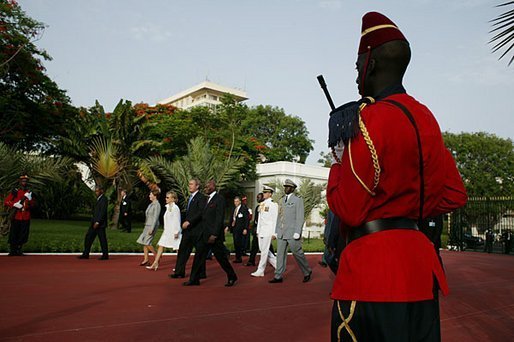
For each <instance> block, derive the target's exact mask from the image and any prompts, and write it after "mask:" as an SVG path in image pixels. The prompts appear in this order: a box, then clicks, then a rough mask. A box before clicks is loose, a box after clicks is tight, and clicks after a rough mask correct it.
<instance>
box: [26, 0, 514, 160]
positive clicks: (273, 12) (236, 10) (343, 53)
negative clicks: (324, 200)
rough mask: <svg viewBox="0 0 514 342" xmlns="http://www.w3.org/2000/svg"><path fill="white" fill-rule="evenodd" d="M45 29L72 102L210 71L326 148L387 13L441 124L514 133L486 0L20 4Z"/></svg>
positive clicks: (414, 82)
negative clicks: (330, 124)
mask: <svg viewBox="0 0 514 342" xmlns="http://www.w3.org/2000/svg"><path fill="white" fill-rule="evenodd" d="M19 3H20V5H21V6H22V8H23V9H24V10H25V11H26V13H27V14H28V15H29V16H31V17H33V18H35V19H37V20H39V21H42V22H44V23H45V24H46V25H47V26H48V27H47V29H46V30H45V33H44V35H43V37H42V39H41V40H40V41H38V42H37V43H36V44H37V45H38V46H39V47H42V48H44V49H46V50H47V52H48V53H49V54H50V55H51V56H52V57H53V60H52V61H50V62H46V63H45V66H46V67H47V70H48V74H49V75H50V77H51V78H52V79H53V80H55V81H56V82H57V83H58V84H59V86H60V87H61V88H63V89H66V90H67V91H68V95H69V96H70V97H71V99H72V101H73V103H74V104H75V105H76V106H85V107H89V106H92V105H93V104H94V101H95V100H98V101H99V102H100V103H101V104H103V105H104V107H105V109H106V110H108V111H110V110H112V109H113V108H114V106H115V105H116V103H117V102H118V101H119V100H120V99H121V98H123V99H128V100H131V101H132V102H134V103H138V102H146V103H149V104H155V103H156V102H157V101H159V100H162V99H164V98H166V97H169V96H171V95H173V94H175V93H178V92H180V91H182V90H184V89H187V88H189V87H191V86H193V85H195V84H197V83H199V82H201V81H203V80H205V79H206V78H207V79H209V80H210V81H212V82H216V83H219V84H222V85H225V86H230V87H236V88H241V89H244V90H246V92H247V93H248V96H249V98H250V99H249V100H248V101H247V103H248V105H258V104H264V105H272V106H277V107H281V108H283V109H284V110H285V112H286V113H288V114H292V115H296V116H299V117H300V118H302V119H303V120H304V121H305V122H306V125H307V128H308V130H309V132H310V138H311V139H314V140H315V150H314V151H313V152H311V155H310V156H309V159H308V161H307V162H308V163H309V164H314V163H316V160H317V159H318V156H319V153H320V152H321V151H326V140H327V138H326V136H327V119H328V104H327V103H326V100H325V98H324V95H323V93H322V92H321V90H320V88H319V86H318V83H317V81H316V76H317V75H318V74H323V75H324V76H325V80H326V81H327V84H328V87H329V89H330V91H331V93H332V97H333V99H334V102H336V105H337V104H342V103H344V102H347V101H350V100H354V99H357V98H358V93H357V88H356V84H355V77H356V73H355V60H356V53H357V47H358V43H359V37H360V28H361V18H362V16H363V15H364V14H365V13H366V12H368V11H379V12H381V13H383V14H385V15H387V16H388V17H389V18H391V19H392V20H393V21H394V22H395V23H396V24H397V25H398V26H399V27H400V29H401V30H402V32H403V33H404V35H405V36H406V37H407V39H408V40H409V42H410V44H411V47H412V52H413V57H412V61H411V64H410V66H409V69H408V71H407V75H406V77H405V82H404V84H405V87H406V89H407V91H408V92H409V93H410V94H411V95H413V96H415V97H416V98H417V99H418V100H419V101H421V102H423V103H424V104H426V105H428V106H429V108H431V109H432V111H433V113H434V115H435V116H436V118H437V119H438V121H439V124H440V126H441V129H442V130H447V131H451V132H462V131H464V132H477V131H485V132H490V133H494V134H497V135H499V136H501V137H505V138H511V139H513V138H514V128H513V127H514V125H513V124H514V119H513V114H514V113H513V112H514V109H513V108H514V106H513V105H512V99H511V96H513V90H514V87H513V86H514V80H513V79H514V78H513V77H512V76H513V71H514V65H513V66H511V67H510V68H509V67H507V61H506V60H502V61H498V60H497V58H498V56H499V55H494V54H492V53H491V49H490V45H488V44H487V41H488V40H489V39H490V36H491V35H490V34H489V33H488V32H489V30H490V28H491V27H490V24H489V23H488V21H489V20H491V19H493V18H494V17H496V16H497V15H498V14H499V13H501V12H502V11H503V10H504V9H503V10H502V9H499V8H495V7H494V6H495V5H496V4H499V3H501V0H499V1H485V0H446V1H444V0H411V1H399V0H389V1H380V2H379V1H346V0H319V1H315V0H281V1H271V0H260V1H244V0H238V1H237V0H230V1H229V0H219V1H206V0H204V1H200V0H198V1H195V0H189V1H183V0H173V1H165V0H148V1H132V0H109V1H103V0H87V1H86V0H21V1H19Z"/></svg>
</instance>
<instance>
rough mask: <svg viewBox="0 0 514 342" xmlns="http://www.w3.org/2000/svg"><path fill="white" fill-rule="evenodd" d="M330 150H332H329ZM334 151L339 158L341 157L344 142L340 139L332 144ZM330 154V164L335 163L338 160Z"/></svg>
mask: <svg viewBox="0 0 514 342" xmlns="http://www.w3.org/2000/svg"><path fill="white" fill-rule="evenodd" d="M330 152H332V151H330ZM334 152H335V154H336V156H337V158H338V159H339V160H341V158H343V152H344V144H343V142H342V141H340V142H339V143H338V144H337V145H336V146H334ZM331 156H332V165H334V164H337V163H338V161H337V160H336V159H335V158H334V155H333V154H332V153H331Z"/></svg>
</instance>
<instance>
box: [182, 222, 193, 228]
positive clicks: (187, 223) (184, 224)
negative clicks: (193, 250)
mask: <svg viewBox="0 0 514 342" xmlns="http://www.w3.org/2000/svg"><path fill="white" fill-rule="evenodd" d="M190 224H191V223H189V221H184V223H182V229H187V227H189V225H190Z"/></svg>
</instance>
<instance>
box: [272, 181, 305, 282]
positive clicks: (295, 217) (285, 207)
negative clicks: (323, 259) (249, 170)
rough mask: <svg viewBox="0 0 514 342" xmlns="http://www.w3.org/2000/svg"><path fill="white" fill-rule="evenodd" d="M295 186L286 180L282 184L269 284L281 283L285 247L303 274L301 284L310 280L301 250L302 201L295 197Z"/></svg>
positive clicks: (284, 264) (285, 258)
mask: <svg viewBox="0 0 514 342" xmlns="http://www.w3.org/2000/svg"><path fill="white" fill-rule="evenodd" d="M295 189H296V184H295V183H294V182H293V181H292V180H290V179H286V181H285V182H284V192H285V196H284V197H283V198H282V199H281V200H280V201H279V202H278V204H279V210H278V218H277V226H276V227H277V228H276V230H277V232H276V233H277V268H276V269H275V277H274V278H273V279H271V280H270V281H269V282H270V283H272V284H274V283H281V282H282V275H283V274H284V272H285V270H286V260H287V246H289V248H290V249H291V252H292V253H293V256H294V258H295V260H296V262H297V263H298V266H299V267H300V269H301V270H302V273H303V282H304V283H306V282H308V281H309V280H311V275H312V270H311V268H310V267H309V264H308V263H307V260H306V259H305V254H304V253H303V249H302V242H301V240H300V238H301V237H302V228H303V223H304V209H303V199H301V198H300V197H298V196H296V195H295V194H294V191H295Z"/></svg>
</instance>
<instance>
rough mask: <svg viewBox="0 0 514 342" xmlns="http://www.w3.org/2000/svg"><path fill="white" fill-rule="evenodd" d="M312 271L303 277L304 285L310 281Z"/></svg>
mask: <svg viewBox="0 0 514 342" xmlns="http://www.w3.org/2000/svg"><path fill="white" fill-rule="evenodd" d="M311 276H312V271H310V272H309V274H307V275H306V276H304V277H303V282H304V283H306V282H308V281H310V280H311Z"/></svg>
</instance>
